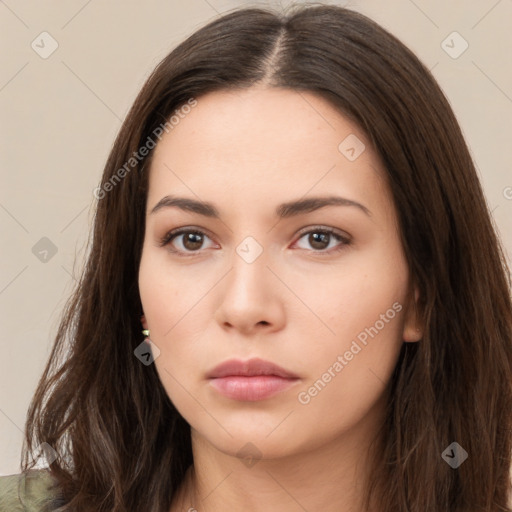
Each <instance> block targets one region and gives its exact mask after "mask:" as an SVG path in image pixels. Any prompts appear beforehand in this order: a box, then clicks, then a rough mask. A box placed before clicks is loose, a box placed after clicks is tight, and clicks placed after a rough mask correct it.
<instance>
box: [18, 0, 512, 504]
mask: <svg viewBox="0 0 512 512" xmlns="http://www.w3.org/2000/svg"><path fill="white" fill-rule="evenodd" d="M256 83H265V84H266V85H267V86H269V87H284V88H288V89H292V90H295V91H298V92H300V91H312V92H314V93H316V94H318V95H319V96H321V97H323V98H324V99H327V100H328V101H330V102H331V104H332V105H333V106H334V107H335V108H337V109H339V111H340V113H342V114H343V115H345V116H348V118H350V119H351V120H352V121H353V122H355V123H357V125H358V126H360V127H361V128H362V129H363V130H364V132H366V134H367V135H368V137H369V140H370V141H371V143H372V144H373V145H374V147H375V149H376V150H377V152H378V153H379V154H380V156H381V158H382V161H383V163H384V166H385V168H386V171H387V175H388V180H389V184H390V187H391V190H392V195H393V199H394V203H395V205H396V210H397V214H398V219H399V225H400V230H401V241H402V243H403V247H404V250H405V254H406V257H407V262H408V265H409V269H410V273H411V277H412V279H413V280H414V282H415V284H416V285H417V286H418V289H419V291H420V299H419V308H420V311H421V318H422V322H423V325H424V327H425V330H424V338H423V339H422V340H421V341H420V342H418V343H404V344H403V347H402V351H401V353H400V357H399V360H398V363H397V366H396V369H395V371H394V374H393V376H392V380H391V381H390V384H389V386H390V388H389V389H390V391H391V393H390V401H389V404H388V414H387V416H386V419H385V424H384V425H383V429H382V440H383V442H382V444H381V445H379V446H378V447H377V448H378V457H376V458H375V460H374V466H373V467H372V468H371V469H372V473H371V476H372V478H371V480H370V482H369V483H368V486H367V498H368V503H369V502H370V496H374V497H375V496H376V497H378V503H379V505H380V510H381V511H382V512H391V511H393V512H406V511H407V512H427V511H428V512H468V511H470V510H471V511H473V510H474V511H482V512H484V511H485V512H494V511H510V510H511V509H510V508H508V504H507V498H508V493H509V492H510V489H511V482H510V470H511V454H512V445H511V442H512V304H511V298H510V273H509V269H508V267H507V263H506V259H505V257H504V254H503V252H502V248H501V246H500V242H499V239H498V237H497V235H496V231H495V228H494V226H493V223H492V220H491V216H490V213H489V209H488V207H487V205H486V201H485V198H484V194H483V191H482V188H481V185H480V183H479V180H478V178H477V174H476V172H475V166H474V164H473V162H472V160H471V157H470V153H469V151H468V148H467V146H466V143H465V141H464V139H463V136H462V134H461V130H460V128H459V126H458V124H457V121H456V119H455V116H454V114H453V112H452V110H451V108H450V106H449V104H448V102H447V100H446V99H445V97H444V95H443V93H442V91H441V90H440V88H439V86H438V85H437V83H436V81H435V80H434V78H433V77H432V75H431V73H430V72H429V71H428V69H426V67H425V66H424V65H423V64H421V63H420V61H419V60H418V59H417V57H416V56H415V55H414V54H413V53H412V52H411V51H410V50H408V49H407V48H406V47H405V46H404V45H403V44H402V43H401V42H399V41H398V40H397V39H396V38H395V37H394V36H392V35H391V34H389V33H388V32H387V31H385V30H384V29H383V28H381V27H380V26H379V25H377V24H376V23H374V22H373V21H371V20H370V19H368V18H367V17H365V16H363V15H361V14H358V13H356V12H353V11H350V10H347V9H344V8H341V7H334V6H323V5H314V6H306V7H304V6H302V7H297V6H294V7H293V8H292V9H291V10H290V11H289V12H288V13H286V14H278V13H275V12H272V11H270V10H265V9H256V8H250V9H239V10H235V11H232V12H230V13H228V14H226V15H224V16H221V17H219V18H217V19H215V20H214V21H213V22H211V23H209V24H208V25H206V26H205V27H204V28H202V29H200V30H198V31H197V32H195V33H194V34H193V35H192V36H190V37H189V38H188V39H187V40H185V41H184V42H183V43H182V44H180V45H179V46H178V47H177V48H175V49H174V50H173V51H172V52H171V53H170V54H169V55H168V56H167V57H165V58H164V59H163V61H162V62H161V63H160V64H159V65H158V66H157V68H156V69H155V70H154V72H153V73H152V74H151V76H150V77H149V79H148V80H147V82H146V84H145V85H144V87H143V89H142V90H141V92H140V93H139V95H138V97H137V99H136V101H135V103H134V105H133V107H132V108H131V110H130V112H129V114H128V116H127V118H126V120H125V121H124V123H123V126H122V128H121V130H120V132H119V135H118V137H117V139H116V141H115V144H114V146H113V148H112V151H111V153H110V156H109V158H108V161H107V163H106V166H105V170H104V173H103V177H102V181H101V196H100V195H98V196H97V197H98V203H97V211H96V215H95V221H94V226H93V237H92V240H91V245H90V248H89V252H88V259H87V263H86V266H85V268H84V271H83V274H82V276H81V279H80V282H79V284H78V285H77V288H76V291H75V292H74V294H73V296H72V297H71V299H70V300H69V302H68V304H67V306H66V310H65V312H64V315H63V318H62V322H61V324H60V327H59V329H58V333H57V336H56V339H55V344H54V347H53V350H52V353H51V356H50V358H49V361H48V364H47V367H46V369H45V371H44V374H43V376H42V378H41V380H40V382H39V385H38V388H37V391H36V393H35V396H34V398H33V400H32V403H31V405H30V409H29V411H28V416H27V423H26V439H25V443H24V447H23V457H24V460H23V465H22V469H23V471H26V470H28V469H29V468H30V467H33V461H32V462H31V461H30V459H31V457H32V458H33V456H31V454H32V453H33V450H34V448H35V447H36V446H37V445H39V444H40V443H43V442H45V443H48V444H49V445H50V446H51V447H52V448H54V449H55V450H56V451H57V453H58V454H59V457H58V458H57V459H56V460H55V461H54V462H53V463H52V464H51V465H50V469H51V474H52V475H53V476H54V477H55V478H56V480H57V481H58V484H59V489H60V500H59V501H58V504H60V505H61V506H62V507H61V508H60V509H59V510H61V511H63V512H64V511H65V512H68V511H76V512H86V511H91V512H92V511H94V512H102V511H107V510H108V511H109V512H128V511H130V512H134V511H137V512H167V511H168V510H169V507H170V504H171V500H172V498H173V497H174V495H175V493H176V490H177V488H178V486H179V485H180V483H181V481H182V479H183V476H184V473H185V471H186V469H187V468H188V466H190V465H191V464H192V462H193V460H192V452H191V442H190V427H189V425H188V424H187V423H186V422H185V420H184V419H183V418H182V417H181V416H180V414H179V413H178V412H177V410H176V409H175V408H174V406H173V404H172V403H171V401H170V400H169V398H168V396H167V395H166V393H165V390H164V388H163V386H162V385H161V383H160V380H159V378H158V375H157V373H156V369H155V366H154V365H149V366H146V365H144V364H141V362H140V361H139V360H138V359H137V358H136V357H135V356H134V350H135V348H136V347H137V346H138V345H139V344H140V343H141V342H142V340H143V335H142V334H141V324H140V315H141V313H142V308H141V301H140V297H139V291H138V284H137V283H138V280H137V279H138V268H139V262H140V257H141V251H142V242H143V238H144V229H145V208H146V196H147V178H148V172H147V170H148V168H149V164H150V158H151V154H152V152H151V151H150V152H149V154H148V155H146V156H145V157H144V158H139V157H138V158H137V161H136V162H134V161H132V162H131V163H130V166H131V167H130V166H128V167H127V166H126V163H127V162H129V161H130V158H134V156H133V155H134V154H135V153H137V154H138V151H139V149H140V148H141V147H142V146H144V145H146V144H147V141H148V137H151V136H152V134H155V133H157V131H158V127H159V126H161V125H162V123H166V122H168V120H169V119H170V118H171V116H172V115H173V112H175V111H176V109H178V108H179V107H180V106H183V105H184V104H186V103H187V101H189V100H190V99H191V98H194V99H196V100H197V101H199V102H200V101H201V95H204V94H205V93H208V92H211V91H215V90H221V89H230V88H248V87H251V86H252V85H254V84H256ZM132 164H133V165H132ZM123 166H124V169H125V172H120V169H122V168H123ZM116 176H117V178H116ZM108 183H110V185H108ZM452 442H457V443H458V444H459V445H460V446H461V447H462V448H463V449H464V450H465V451H466V452H467V453H468V459H467V460H466V461H465V462H464V463H463V464H462V465H460V466H459V467H458V468H456V469H453V468H452V467H450V465H448V464H447V463H446V462H445V460H443V457H442V456H441V454H442V453H443V451H444V450H445V448H447V447H448V446H449V445H450V444H451V443H452ZM55 504H57V502H55Z"/></svg>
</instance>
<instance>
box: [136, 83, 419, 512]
mask: <svg viewBox="0 0 512 512" xmlns="http://www.w3.org/2000/svg"><path fill="white" fill-rule="evenodd" d="M197 100H198V104H197V106H195V107H194V108H192V109H191V111H190V113H188V114H187V115H186V116H184V118H183V119H181V120H180V122H179V124H177V125H176V126H175V127H174V128H173V129H172V130H171V131H169V133H167V134H165V135H164V137H163V138H162V139H161V141H160V142H159V144H158V145H157V147H156V149H155V153H154V155H153V161H152V165H151V168H150V170H149V173H150V174H149V190H148V198H147V212H146V233H145V240H144V246H143V252H142V258H141V263H140V271H139V290H140V296H141V301H142V305H143V310H144V317H143V319H142V323H143V325H144V328H147V329H150V333H151V334H150V338H151V340H152V342H153V343H154V344H155V345H156V346H157V347H158V348H159V350H160V355H159V356H158V357H157V358H156V359H155V363H154V364H156V369H157V371H158V375H159V377H160V379H161V382H162V385H163V386H164V388H165V390H166V392H167V394H168V396H169V397H170V399H171V400H172V401H173V403H174V404H175V406H176V407H177V409H178V410H179V412H180V413H181V414H182V416H183V417H184V418H185V419H186V420H187V422H188V423H189V424H190V426H191V433H192V446H193V452H194V466H193V467H191V468H190V469H189V471H188V473H187V477H186V479H185V481H184V483H183V485H182V487H181V490H180V493H179V496H177V497H176V499H175V500H174V502H173V506H172V508H171V511H178V510H185V511H188V510H194V509H196V510H198V511H200V512H202V511H205V512H215V511H225V510H244V511H248V512H251V511H252V512H259V511H268V510H280V511H282V512H287V511H289V512H292V511H293V512H297V511H303V510H304V509H306V510H323V511H327V512H329V511H336V512H340V511H347V512H348V511H353V512H355V511H359V510H362V508H361V504H360V500H361V496H362V491H363V486H364V479H365V478H366V476H367V470H368V467H369V458H368V457H369V456H368V448H369V445H370V442H371V441H372V440H373V439H374V438H376V436H377V435H378V432H379V430H380V425H381V422H382V418H383V414H384V413H385V407H386V398H387V395H386V392H385V390H386V384H387V383H388V382H389V380H390V377H391V374H392V372H393V369H394V367H395V365H396V362H397V358H398V354H399V351H400V348H401V345H402V343H403V342H416V341H418V340H420V339H421V334H422V333H421V329H420V326H419V325H418V319H417V316H416V313H415V301H417V299H418V292H417V290H416V289H415V288H414V287H413V286H412V283H411V279H410V276H409V269H408V266H407V263H406V260H405V256H404V253H403V248H402V246H401V242H400V238H399V231H398V227H397V220H396V210H395V207H394V204H393V200H392V197H391V193H390V191H389V188H388V186H387V183H386V179H385V171H384V169H383V167H382V164H381V162H380V159H379V157H378V155H377V154H376V153H375V152H374V151H373V150H372V148H371V146H370V143H369V141H368V139H367V138H366V136H365V134H364V133H362V132H361V130H359V129H358V127H357V126H356V125H354V124H353V123H352V122H350V121H349V120H348V119H347V118H345V117H344V116H342V115H341V114H340V113H339V111H337V110H336V109H335V108H333V106H331V105H330V104H329V103H328V102H326V101H325V100H323V99H322V98H320V97H318V96H316V95H314V94H313V93H309V92H301V93H300V94H299V93H297V92H294V91H291V90H286V89H275V88H274V89H272V88H265V87H252V88H250V89H246V90H242V91H235V92H233V91H231V92H226V91H221V92H214V93H210V94H207V95H205V96H202V97H200V98H198V99H197ZM350 134H355V135H356V136H357V137H358V138H359V139H360V140H361V141H362V142H363V143H364V144H365V147H366V148H365V150H364V151H363V152H362V154H361V155H360V156H359V157H358V158H357V159H356V160H354V161H350V160H349V159H347V158H346V156H345V155H344V154H342V153H341V152H340V151H339V150H338V145H339V144H340V142H341V141H343V140H344V139H345V138H346V137H347V136H348V135H350ZM168 194H173V195H177V196H183V197H187V198H192V199H200V200H203V201H208V202H211V203H213V204H214V205H215V207H216V208H217V209H218V210H219V212H220V216H221V219H213V218H208V217H204V216H202V215H199V214H197V213H192V212H185V211H182V210H180V209H178V208H177V207H168V208H162V209H160V210H158V211H157V212H155V213H151V210H152V208H153V207H154V206H155V205H156V203H158V201H160V199H161V198H162V197H164V196H165V195H168ZM327 195H337V196H342V197H345V198H349V199H351V200H353V201H357V202H359V203H360V204H362V205H364V206H365V207H366V208H367V209H368V210H369V211H370V212H371V215H366V214H365V213H364V212H363V211H362V210H361V209H360V208H357V207H353V206H327V207H324V208H321V209H318V210H316V211H311V212H307V213H302V214H301V215H298V216H295V217H289V218H283V219H278V218H277V217H276V216H275V209H276V207H277V206H278V205H279V204H281V203H283V202H287V201H292V200H297V199H304V197H306V198H309V197H313V196H327ZM318 225H319V226H320V227H321V228H324V229H325V228H333V229H334V230H337V231H338V232H340V234H342V235H343V236H347V235H348V237H349V239H350V243H349V244H348V245H344V244H343V242H340V241H339V240H338V239H336V238H335V237H334V236H330V237H329V235H327V236H326V238H324V243H323V246H322V245H321V244H319V243H318V242H317V243H316V244H315V240H314V239H313V238H312V235H311V231H312V232H313V233H318V229H315V227H316V226H318ZM181 227H189V228H193V229H196V230H197V229H200V230H201V231H203V232H204V233H205V236H204V237H203V238H201V237H199V239H198V241H197V243H195V245H194V243H190V242H187V240H186V239H185V237H184V236H179V235H178V236H177V237H176V238H174V240H172V241H171V242H170V243H169V244H168V245H167V246H161V245H160V244H159V241H160V240H161V239H162V238H163V237H164V236H165V235H166V233H168V232H169V231H171V230H174V229H176V228H181ZM308 227H311V230H309V231H308V229H304V228H308ZM302 230H303V231H304V232H305V233H306V234H304V232H303V231H302ZM320 232H321V230H320ZM248 236H251V237H253V238H254V239H255V240H256V241H257V242H258V243H259V245H260V246H261V248H262V249H263V252H262V253H261V254H260V255H259V257H258V258H257V259H256V260H255V261H254V262H252V263H248V262H247V261H245V260H244V259H243V258H242V257H240V256H239V254H237V252H236V249H237V247H238V246H239V245H240V244H241V242H242V241H243V240H244V239H245V238H246V237H248ZM201 242H202V245H201ZM242 247H243V245H242ZM340 247H341V250H339V251H335V249H336V248H340ZM171 249H175V250H176V251H179V252H181V253H183V254H192V256H190V257H187V256H182V257H180V256H179V255H178V254H177V253H173V252H172V251H171ZM251 250H252V249H251ZM187 251H188V252H187ZM194 251H195V252H194ZM396 303H398V304H399V306H401V309H400V311H399V312H397V311H395V313H396V314H395V315H394V318H393V319H391V320H389V319H388V322H385V325H384V327H383V328H382V329H379V330H378V334H377V335H374V337H373V338H370V337H368V341H367V345H365V346H363V345H362V344H361V343H359V345H360V346H361V347H362V349H361V350H360V351H359V352H358V353H357V354H356V355H354V356H353V358H352V359H351V360H350V361H347V360H346V358H345V362H347V364H346V366H344V367H343V369H342V370H341V371H338V372H335V371H334V370H332V367H333V363H334V362H335V361H336V360H337V358H338V356H339V355H341V356H343V354H345V353H346V352H347V351H348V350H350V347H351V344H352V342H353V341H354V340H357V336H358V334H360V333H361V332H363V331H364V330H365V328H369V327H370V326H375V325H376V322H377V321H378V320H379V319H380V318H381V315H382V314H386V311H388V310H389V309H390V308H392V305H393V304H395V307H396ZM379 325H380V324H379ZM252 357H259V358H262V359H265V360H268V361H272V362H274V363H276V364H278V365H280V366H282V367H284V368H285V369H287V370H289V371H291V372H293V373H295V374H297V375H298V376H299V380H298V381H297V382H296V383H295V384H293V385H292V387H291V388H289V389H287V390H286V391H283V392H281V393H279V394H277V395H275V396H273V397H271V398H268V399H265V400H260V401H252V402H250V401H240V400H233V399H229V398H226V397H224V396H223V395H221V394H219V393H218V392H217V391H216V390H214V389H213V388H212V387H211V385H210V384H209V381H208V379H207V378H206V375H207V373H208V372H209V371H210V370H212V369H213V368H214V367H215V366H216V365H218V364H219V363H221V362H223V361H225V360H228V359H232V358H237V359H242V360H246V359H250V358H252ZM329 368H331V379H330V381H329V382H328V383H327V384H326V385H325V386H324V387H323V388H322V389H321V391H319V392H317V394H316V395H315V396H313V397H311V396H310V401H309V402H308V403H301V402H300V401H299V399H298V395H299V393H300V392H303V393H304V392H305V391H306V392H307V390H308V389H309V388H310V387H311V386H312V385H313V384H314V383H315V381H318V379H320V378H322V375H324V374H325V373H326V372H328V369H329ZM333 374H334V375H335V376H332V375H333ZM326 379H327V378H326ZM303 396H304V395H303ZM247 443H251V445H250V446H251V448H246V449H245V451H249V452H251V451H252V452H254V453H253V456H254V459H253V462H255V463H254V464H247V461H246V460H244V458H243V456H242V455H241V454H240V453H239V451H240V450H241V448H242V447H244V446H245V445H246V444H247ZM249 458H250V455H249Z"/></svg>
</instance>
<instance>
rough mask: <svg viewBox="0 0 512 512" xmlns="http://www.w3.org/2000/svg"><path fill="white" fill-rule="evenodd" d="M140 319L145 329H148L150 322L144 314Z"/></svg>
mask: <svg viewBox="0 0 512 512" xmlns="http://www.w3.org/2000/svg"><path fill="white" fill-rule="evenodd" d="M140 321H141V323H142V327H144V329H148V323H147V322H146V317H145V316H144V315H142V316H141V317H140Z"/></svg>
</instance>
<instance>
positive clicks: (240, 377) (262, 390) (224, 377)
mask: <svg viewBox="0 0 512 512" xmlns="http://www.w3.org/2000/svg"><path fill="white" fill-rule="evenodd" d="M207 377H208V378H209V379H210V384H211V386H212V387H213V388H214V389H215V390H216V391H218V392H219V393H220V394H222V395H224V396H225V397H227V398H230V399H233V400H242V401H257V400H264V399H266V398H270V397H272V396H274V395H276V394H277V393H280V392H282V391H285V390H286V389H288V388H290V387H291V386H293V385H294V384H295V383H297V382H299V380H300V379H299V377H298V375H296V374H294V373H292V372H290V371H288V370H285V369H284V368H282V367H281V366H278V365H276V364H274V363H271V362H269V361H264V360H263V359H249V360H248V361H241V360H234V359H233V360H229V361H225V362H224V363H221V364H220V365H218V366H216V367H215V368H214V369H213V370H212V371H211V372H210V373H208V375H207Z"/></svg>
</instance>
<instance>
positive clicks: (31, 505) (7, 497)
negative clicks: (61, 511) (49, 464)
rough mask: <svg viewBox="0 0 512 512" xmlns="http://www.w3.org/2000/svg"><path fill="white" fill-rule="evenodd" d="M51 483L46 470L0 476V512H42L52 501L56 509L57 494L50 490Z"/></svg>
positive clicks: (51, 480)
mask: <svg viewBox="0 0 512 512" xmlns="http://www.w3.org/2000/svg"><path fill="white" fill-rule="evenodd" d="M53 483H54V480H53V477H52V476H51V475H50V472H49V471H48V470H47V469H32V470H30V471H29V472H28V473H27V474H24V473H19V474H15V475H8V476H0V512H42V511H44V510H46V509H45V507H48V506H49V505H50V504H51V503H52V502H53V501H55V508H56V506H57V503H56V498H57V495H58V492H57V490H56V489H54V490H52V489H51V486H52V484H53ZM52 508H53V507H52V506H51V505H50V508H49V509H48V510H52Z"/></svg>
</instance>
